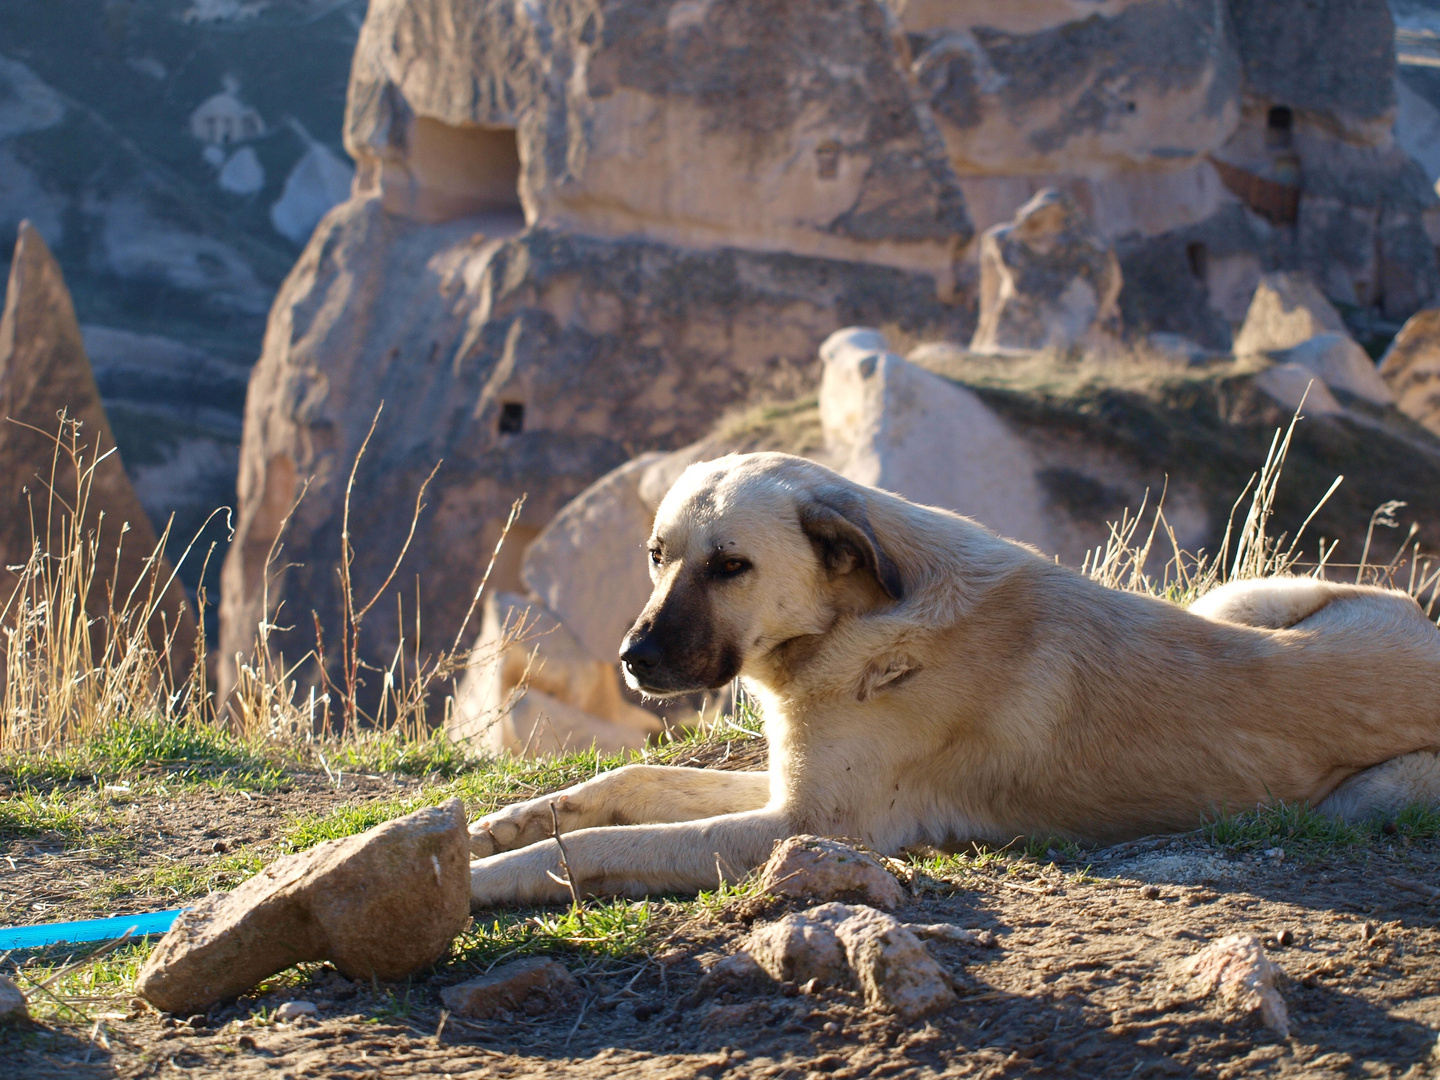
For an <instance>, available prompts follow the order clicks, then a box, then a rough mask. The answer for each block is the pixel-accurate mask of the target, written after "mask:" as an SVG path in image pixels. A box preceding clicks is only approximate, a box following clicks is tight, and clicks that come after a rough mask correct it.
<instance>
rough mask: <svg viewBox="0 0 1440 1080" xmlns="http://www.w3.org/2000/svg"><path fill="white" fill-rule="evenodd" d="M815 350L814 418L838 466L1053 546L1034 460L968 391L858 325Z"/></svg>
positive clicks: (865, 481)
mask: <svg viewBox="0 0 1440 1080" xmlns="http://www.w3.org/2000/svg"><path fill="white" fill-rule="evenodd" d="M820 357H821V359H822V360H823V361H824V364H825V374H824V377H823V379H822V381H821V384H820V419H821V423H822V424H823V425H824V429H825V441H826V445H827V448H828V449H829V452H830V455H831V457H832V460H833V462H834V465H835V467H836V468H837V469H838V470H839V471H840V472H841V473H842V474H843V475H845V476H847V477H849V478H850V479H851V480H855V481H857V482H858V483H862V484H871V485H873V486H875V487H881V488H885V489H886V490H887V491H893V492H896V493H897V494H900V495H903V496H905V498H907V499H910V500H911V501H912V502H918V503H922V504H925V505H929V506H940V507H944V508H945V509H947V510H956V511H958V512H960V513H962V514H965V515H967V516H969V517H973V518H975V520H977V521H979V522H980V523H981V524H983V525H985V526H987V527H989V528H991V529H993V530H995V531H996V532H998V533H1000V534H1001V535H1003V536H1008V537H1011V538H1013V539H1016V540H1021V541H1024V542H1025V543H1029V544H1035V545H1036V546H1038V547H1040V548H1041V549H1042V550H1053V549H1054V544H1053V536H1052V530H1051V528H1050V524H1049V522H1048V521H1047V520H1046V518H1045V515H1044V512H1043V507H1044V504H1045V502H1046V500H1045V497H1044V494H1043V492H1042V491H1041V490H1040V486H1039V484H1038V483H1037V481H1036V473H1037V471H1038V470H1039V467H1040V466H1039V463H1038V462H1037V461H1036V460H1035V456H1034V454H1033V453H1032V452H1031V450H1030V448H1029V447H1028V446H1026V444H1025V442H1024V441H1023V440H1022V439H1020V438H1019V437H1018V436H1016V435H1015V434H1014V433H1013V432H1011V431H1010V429H1009V428H1008V427H1007V426H1006V425H1005V423H1004V421H1002V420H1001V419H1000V418H999V417H998V416H996V415H995V413H994V412H992V411H991V410H990V408H989V406H987V405H986V404H985V403H984V402H982V401H981V400H980V399H979V398H978V397H977V396H976V395H975V393H974V392H973V391H972V390H969V389H967V388H965V387H963V386H957V385H956V384H954V383H951V382H949V381H947V380H945V379H942V378H940V377H938V376H936V375H932V374H931V373H930V372H928V371H925V370H924V369H923V368H920V367H917V366H916V365H914V364H911V363H909V362H907V361H906V360H904V359H902V358H901V357H899V356H897V355H895V354H894V353H892V352H890V351H889V349H888V347H887V345H886V343H885V339H884V337H883V336H881V335H880V334H879V333H877V332H876V331H874V330H868V329H865V328H862V327H851V328H850V329H847V330H841V331H837V332H836V333H834V334H832V335H831V336H830V337H829V338H828V339H827V340H826V341H825V344H824V345H822V346H821V348H820Z"/></svg>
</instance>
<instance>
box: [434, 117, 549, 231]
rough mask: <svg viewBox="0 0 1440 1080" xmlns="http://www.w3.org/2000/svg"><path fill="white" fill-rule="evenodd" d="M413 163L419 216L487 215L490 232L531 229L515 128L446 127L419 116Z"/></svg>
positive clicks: (459, 125) (487, 226)
mask: <svg viewBox="0 0 1440 1080" xmlns="http://www.w3.org/2000/svg"><path fill="white" fill-rule="evenodd" d="M410 138H411V142H410V153H409V155H408V157H409V160H408V162H407V164H408V166H409V170H410V174H411V176H412V177H413V179H414V182H415V186H416V189H417V190H416V191H415V200H416V206H415V207H414V210H415V212H416V213H417V216H419V217H421V218H422V219H424V220H429V221H451V220H454V219H455V218H461V217H471V216H475V215H483V216H485V217H486V218H489V219H492V220H491V221H490V222H488V223H487V225H486V228H485V232H486V233H487V234H491V235H503V234H504V233H507V232H511V231H519V230H520V229H523V228H524V227H525V211H524V209H523V207H522V206H521V203H520V150H519V144H518V142H517V140H516V136H515V129H514V128H511V127H482V126H481V125H479V124H446V123H443V122H441V121H439V120H435V119H433V118H431V117H426V116H421V117H416V119H415V126H414V128H413V129H412V131H411V134H410Z"/></svg>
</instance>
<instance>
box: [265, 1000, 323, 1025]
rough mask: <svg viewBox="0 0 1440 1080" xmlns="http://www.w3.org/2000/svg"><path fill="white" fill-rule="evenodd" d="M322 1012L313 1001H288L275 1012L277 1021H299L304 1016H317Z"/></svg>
mask: <svg viewBox="0 0 1440 1080" xmlns="http://www.w3.org/2000/svg"><path fill="white" fill-rule="evenodd" d="M319 1012H320V1010H319V1009H317V1008H316V1007H315V1003H314V1002H313V1001H287V1002H285V1004H284V1005H281V1006H280V1007H279V1008H278V1009H276V1010H275V1019H276V1020H287V1021H288V1020H298V1019H300V1017H302V1016H316V1015H318V1014H319Z"/></svg>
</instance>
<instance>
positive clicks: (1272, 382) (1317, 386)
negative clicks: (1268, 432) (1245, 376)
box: [1255, 364, 1345, 416]
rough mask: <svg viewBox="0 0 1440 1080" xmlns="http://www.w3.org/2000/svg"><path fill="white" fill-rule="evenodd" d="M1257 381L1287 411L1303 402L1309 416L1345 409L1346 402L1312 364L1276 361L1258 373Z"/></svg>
mask: <svg viewBox="0 0 1440 1080" xmlns="http://www.w3.org/2000/svg"><path fill="white" fill-rule="evenodd" d="M1255 385H1256V386H1257V387H1259V388H1260V389H1261V390H1263V391H1264V392H1265V393H1266V394H1268V395H1269V396H1270V397H1271V398H1272V399H1273V400H1274V402H1275V403H1276V404H1277V405H1279V406H1280V407H1281V408H1283V409H1285V410H1286V411H1287V412H1292V413H1293V412H1294V411H1295V410H1296V409H1299V408H1301V403H1302V402H1303V403H1304V413H1305V415H1306V416H1343V415H1344V413H1345V406H1343V405H1341V404H1340V402H1339V401H1337V400H1336V398H1335V395H1334V394H1332V393H1331V392H1330V388H1329V387H1328V386H1326V385H1325V380H1324V379H1322V378H1320V376H1319V375H1318V374H1316V373H1315V371H1314V369H1313V368H1308V367H1304V366H1302V365H1300V364H1276V365H1275V366H1274V367H1270V368H1266V369H1265V370H1264V371H1262V372H1260V374H1259V375H1256V376H1255Z"/></svg>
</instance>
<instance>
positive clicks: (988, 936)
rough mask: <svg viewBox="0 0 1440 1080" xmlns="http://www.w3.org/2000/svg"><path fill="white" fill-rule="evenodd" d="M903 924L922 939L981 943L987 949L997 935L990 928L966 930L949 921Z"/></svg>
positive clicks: (993, 943)
mask: <svg viewBox="0 0 1440 1080" xmlns="http://www.w3.org/2000/svg"><path fill="white" fill-rule="evenodd" d="M903 925H904V927H905V929H906V930H909V931H910V932H911V933H912V934H914V935H915V936H916V937H918V938H919V939H920V940H921V941H953V942H955V943H957V944H959V945H980V946H982V947H984V948H987V949H989V948H992V947H993V946H994V945H995V935H994V934H992V933H991V932H990V931H989V930H966V929H964V928H962V927H959V926H956V925H955V924H954V923H947V922H938V923H905V924H903Z"/></svg>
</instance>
